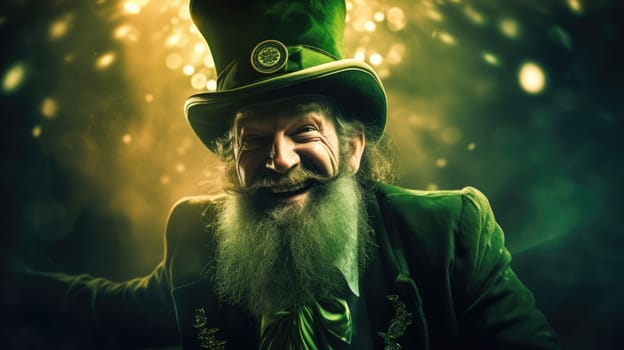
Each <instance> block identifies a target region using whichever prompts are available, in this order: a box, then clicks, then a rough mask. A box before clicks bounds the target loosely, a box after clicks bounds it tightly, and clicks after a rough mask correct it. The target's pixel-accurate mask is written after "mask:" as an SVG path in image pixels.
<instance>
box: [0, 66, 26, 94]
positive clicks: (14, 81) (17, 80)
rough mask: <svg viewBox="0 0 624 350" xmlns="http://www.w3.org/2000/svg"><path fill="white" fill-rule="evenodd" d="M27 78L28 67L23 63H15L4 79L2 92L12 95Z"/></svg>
mask: <svg viewBox="0 0 624 350" xmlns="http://www.w3.org/2000/svg"><path fill="white" fill-rule="evenodd" d="M25 78H26V66H25V65H24V64H23V63H21V62H18V63H15V64H13V66H11V67H10V68H9V69H8V70H7V71H6V73H4V78H3V79H2V90H3V91H4V92H5V93H10V92H13V91H15V90H17V89H18V88H19V87H20V86H21V85H22V83H23V82H24V80H25Z"/></svg>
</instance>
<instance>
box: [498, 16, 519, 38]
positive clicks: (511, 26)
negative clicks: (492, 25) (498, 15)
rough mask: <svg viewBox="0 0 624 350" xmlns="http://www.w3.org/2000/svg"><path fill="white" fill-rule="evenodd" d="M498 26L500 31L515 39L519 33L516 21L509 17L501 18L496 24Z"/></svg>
mask: <svg viewBox="0 0 624 350" xmlns="http://www.w3.org/2000/svg"><path fill="white" fill-rule="evenodd" d="M498 28H499V30H500V31H501V33H502V34H503V35H504V36H506V37H508V38H509V39H516V38H517V37H518V36H519V35H520V26H519V25H518V22H516V21H515V20H513V19H511V18H504V19H502V20H501V21H500V22H499V24H498Z"/></svg>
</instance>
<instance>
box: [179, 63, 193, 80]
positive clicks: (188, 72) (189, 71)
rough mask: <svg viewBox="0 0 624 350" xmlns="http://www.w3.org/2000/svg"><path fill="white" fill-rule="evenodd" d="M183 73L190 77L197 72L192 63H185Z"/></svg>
mask: <svg viewBox="0 0 624 350" xmlns="http://www.w3.org/2000/svg"><path fill="white" fill-rule="evenodd" d="M182 73H184V75H187V76H189V77H190V76H191V75H193V73H195V67H193V65H191V64H185V65H184V67H182Z"/></svg>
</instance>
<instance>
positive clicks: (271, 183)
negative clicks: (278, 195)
mask: <svg viewBox="0 0 624 350" xmlns="http://www.w3.org/2000/svg"><path fill="white" fill-rule="evenodd" d="M338 177H339V174H336V175H332V176H325V175H321V174H318V173H316V172H314V171H312V170H309V169H305V168H303V167H301V166H298V167H296V168H294V169H292V170H291V171H289V172H288V173H286V174H279V173H274V172H266V173H264V174H260V176H258V178H256V179H255V180H254V182H253V183H251V184H250V185H248V186H245V187H242V186H236V187H235V188H233V189H232V190H234V191H235V192H237V193H240V194H249V193H254V192H256V191H258V190H260V189H265V188H270V187H289V186H295V185H298V184H301V183H311V182H316V183H319V184H327V183H330V182H332V181H334V180H335V179H337V178H338Z"/></svg>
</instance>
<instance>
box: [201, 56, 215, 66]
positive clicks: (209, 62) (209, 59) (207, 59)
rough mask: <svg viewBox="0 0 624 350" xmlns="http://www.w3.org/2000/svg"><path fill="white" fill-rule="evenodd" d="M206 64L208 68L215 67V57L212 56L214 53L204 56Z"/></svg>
mask: <svg viewBox="0 0 624 350" xmlns="http://www.w3.org/2000/svg"><path fill="white" fill-rule="evenodd" d="M204 66H206V67H208V68H214V66H215V63H214V58H212V55H206V57H204Z"/></svg>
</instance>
